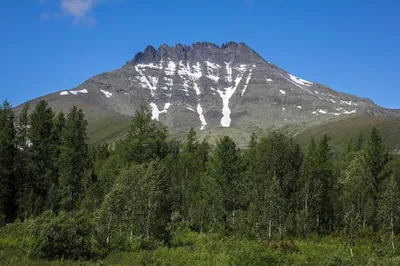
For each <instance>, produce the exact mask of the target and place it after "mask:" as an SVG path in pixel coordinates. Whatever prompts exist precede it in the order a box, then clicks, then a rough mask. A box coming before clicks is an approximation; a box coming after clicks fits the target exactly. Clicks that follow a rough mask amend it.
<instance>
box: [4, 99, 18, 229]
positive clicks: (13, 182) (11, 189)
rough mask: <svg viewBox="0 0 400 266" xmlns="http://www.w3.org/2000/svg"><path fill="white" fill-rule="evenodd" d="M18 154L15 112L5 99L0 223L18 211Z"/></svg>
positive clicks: (12, 216) (7, 220)
mask: <svg viewBox="0 0 400 266" xmlns="http://www.w3.org/2000/svg"><path fill="white" fill-rule="evenodd" d="M16 154H17V149H16V132H15V128H14V112H13V111H12V107H11V104H10V103H9V102H8V101H4V103H3V104H2V105H1V106H0V225H1V224H2V223H4V222H11V221H13V219H14V218H15V217H16V213H17V201H16V196H17V179H16V174H15V158H16Z"/></svg>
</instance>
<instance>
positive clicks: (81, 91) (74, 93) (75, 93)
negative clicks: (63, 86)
mask: <svg viewBox="0 0 400 266" xmlns="http://www.w3.org/2000/svg"><path fill="white" fill-rule="evenodd" d="M69 93H71V94H73V95H78V93H83V94H87V93H88V91H87V90H86V89H83V90H79V91H69Z"/></svg>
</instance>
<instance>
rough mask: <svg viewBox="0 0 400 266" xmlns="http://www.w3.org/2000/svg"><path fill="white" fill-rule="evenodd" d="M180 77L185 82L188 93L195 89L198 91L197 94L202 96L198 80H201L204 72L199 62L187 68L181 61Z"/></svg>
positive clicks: (184, 85)
mask: <svg viewBox="0 0 400 266" xmlns="http://www.w3.org/2000/svg"><path fill="white" fill-rule="evenodd" d="M178 75H179V76H180V77H181V78H182V79H183V80H184V83H183V87H184V88H185V91H186V93H187V92H188V90H189V89H190V88H193V89H194V90H195V91H196V94H197V95H200V93H201V91H200V88H199V86H198V84H197V80H198V79H199V78H201V76H202V72H201V66H200V63H199V62H197V63H196V64H195V65H193V66H192V67H190V65H189V63H187V65H186V66H185V65H184V64H183V63H182V61H180V62H179V69H178ZM187 78H188V79H187ZM190 82H192V84H190Z"/></svg>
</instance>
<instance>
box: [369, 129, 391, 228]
mask: <svg viewBox="0 0 400 266" xmlns="http://www.w3.org/2000/svg"><path fill="white" fill-rule="evenodd" d="M365 160H366V167H367V169H368V171H369V177H370V178H371V184H372V186H371V190H370V196H371V198H372V216H371V225H372V230H373V231H374V232H378V230H379V219H378V212H379V200H380V194H381V192H382V191H381V190H382V184H383V182H384V180H385V178H386V175H385V172H384V169H385V167H386V165H387V164H388V162H389V152H388V150H387V148H386V146H385V145H384V143H383V139H382V137H381V135H380V133H379V131H378V129H376V128H375V127H374V128H373V129H372V131H371V134H370V136H369V138H368V140H367V144H366V147H365Z"/></svg>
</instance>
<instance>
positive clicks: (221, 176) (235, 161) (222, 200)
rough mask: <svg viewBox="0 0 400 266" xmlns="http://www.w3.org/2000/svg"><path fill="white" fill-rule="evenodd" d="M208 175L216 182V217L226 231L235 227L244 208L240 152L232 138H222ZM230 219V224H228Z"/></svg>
mask: <svg viewBox="0 0 400 266" xmlns="http://www.w3.org/2000/svg"><path fill="white" fill-rule="evenodd" d="M207 168H208V174H209V175H210V177H211V178H213V179H215V180H216V184H217V191H216V197H215V202H214V206H215V209H216V210H217V211H218V210H219V211H221V210H222V213H218V212H217V214H216V215H215V216H216V217H218V218H217V220H219V221H220V222H222V224H223V225H224V227H225V229H232V227H234V225H235V212H237V211H238V210H240V209H241V208H242V207H243V187H244V183H243V179H242V177H243V176H242V162H241V156H240V150H239V149H238V148H237V147H236V144H235V142H234V141H233V140H232V139H231V138H230V137H227V136H225V137H222V138H221V139H220V140H219V141H218V142H217V145H216V147H215V149H214V151H213V154H212V156H211V158H210V161H209V163H208V165H207ZM228 219H229V220H230V222H228Z"/></svg>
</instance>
